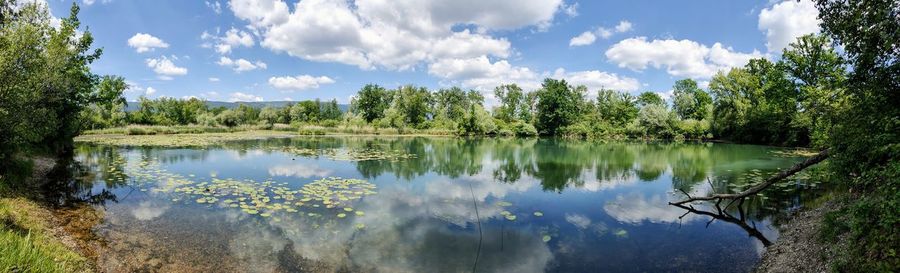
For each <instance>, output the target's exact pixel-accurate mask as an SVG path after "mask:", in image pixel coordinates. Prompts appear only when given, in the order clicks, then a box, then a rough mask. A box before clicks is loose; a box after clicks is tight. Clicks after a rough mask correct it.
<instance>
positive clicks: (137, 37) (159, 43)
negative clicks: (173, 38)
mask: <svg viewBox="0 0 900 273" xmlns="http://www.w3.org/2000/svg"><path fill="white" fill-rule="evenodd" d="M128 46H130V47H133V48H134V49H135V50H136V51H137V52H138V53H143V52H148V51H152V50H153V49H154V48H168V47H169V44H167V43H166V42H164V41H163V40H161V39H159V38H156V37H153V35H150V34H146V33H137V34H134V36H131V38H129V39H128Z"/></svg>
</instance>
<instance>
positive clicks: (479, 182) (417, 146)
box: [56, 137, 818, 272]
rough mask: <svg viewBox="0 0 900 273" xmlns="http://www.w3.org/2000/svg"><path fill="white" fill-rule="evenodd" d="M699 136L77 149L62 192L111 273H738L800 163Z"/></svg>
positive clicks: (801, 194)
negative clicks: (100, 215)
mask: <svg viewBox="0 0 900 273" xmlns="http://www.w3.org/2000/svg"><path fill="white" fill-rule="evenodd" d="M786 151H787V150H784V149H779V148H773V147H764V146H751V145H732V144H718V143H716V144H713V143H599V142H587V141H569V140H555V139H484V138H472V139H466V138H449V137H448V138H440V137H377V138H376V137H301V138H274V139H262V140H249V141H233V142H226V143H223V144H220V145H213V146H209V147H196V148H150V147H114V146H102V145H92V144H79V145H78V147H77V149H76V161H77V162H78V163H79V167H78V170H79V175H78V178H77V179H75V180H74V182H73V184H72V185H71V186H70V187H68V188H67V189H66V192H60V193H58V194H59V196H57V197H56V199H57V200H60V202H70V201H88V202H91V203H92V204H95V206H96V207H97V208H100V209H102V210H103V211H104V212H105V216H104V220H103V223H102V224H101V225H99V226H98V227H96V232H97V234H98V235H99V237H100V238H101V239H102V240H103V241H104V242H105V244H106V248H107V251H105V253H104V254H102V255H101V256H100V258H99V266H100V268H101V269H104V270H107V271H111V272H130V271H149V272H154V271H158V272H333V271H346V272H473V271H476V272H678V271H685V272H698V271H704V272H748V271H750V270H752V269H753V267H754V265H755V263H756V262H758V260H759V257H760V255H761V253H762V251H763V250H764V247H765V245H768V244H770V242H773V241H775V240H777V238H778V233H777V230H776V228H775V227H774V226H773V221H774V220H773V219H775V218H776V216H777V215H778V214H779V213H780V212H784V211H785V210H791V209H796V208H797V207H799V206H801V205H802V204H803V202H805V201H808V200H812V199H813V197H814V196H812V195H813V194H815V193H816V192H817V190H815V189H817V188H818V185H817V184H815V183H812V182H809V181H807V179H806V178H805V176H806V175H805V174H804V173H801V174H800V175H798V176H796V177H794V178H792V179H790V180H788V181H785V182H782V183H779V184H777V185H776V187H775V188H773V189H770V190H767V191H765V192H764V194H762V195H761V196H758V197H756V198H752V199H747V200H744V201H742V202H740V204H738V203H734V204H727V202H723V203H722V204H720V206H719V209H717V208H716V207H715V206H713V205H711V204H695V205H693V206H692V207H685V208H681V207H675V206H671V205H668V202H670V201H677V200H681V199H683V198H684V197H685V195H684V193H689V194H691V195H704V194H708V193H710V192H713V191H715V192H733V191H739V190H742V189H744V188H747V187H749V186H748V185H750V184H752V183H756V182H758V181H761V180H762V179H764V178H765V177H767V176H769V175H771V174H773V173H775V172H777V171H779V169H785V168H788V167H790V166H791V165H793V164H794V163H796V162H798V161H800V160H802V158H800V157H796V156H792V155H791V153H787V152H786Z"/></svg>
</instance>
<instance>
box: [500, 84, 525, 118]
mask: <svg viewBox="0 0 900 273" xmlns="http://www.w3.org/2000/svg"><path fill="white" fill-rule="evenodd" d="M494 96H496V97H497V100H499V101H500V106H499V107H497V110H496V111H495V113H494V114H495V116H496V117H497V119H500V120H502V121H505V122H512V121H513V120H516V119H520V118H522V116H523V115H522V112H524V111H526V110H525V109H522V108H524V107H523V106H525V103H523V101H524V100H525V99H526V98H525V93H523V92H522V88H519V86H518V85H516V84H507V85H501V86H498V87H496V88H494Z"/></svg>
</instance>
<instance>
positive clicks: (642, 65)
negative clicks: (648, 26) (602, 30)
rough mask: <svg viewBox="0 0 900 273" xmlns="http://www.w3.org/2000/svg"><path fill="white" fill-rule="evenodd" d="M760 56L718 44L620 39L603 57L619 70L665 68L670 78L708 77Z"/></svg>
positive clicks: (639, 38) (754, 52)
mask: <svg viewBox="0 0 900 273" xmlns="http://www.w3.org/2000/svg"><path fill="white" fill-rule="evenodd" d="M760 57H763V54H761V53H759V51H756V50H754V51H753V52H751V53H740V52H734V50H732V49H731V48H727V47H725V46H723V45H722V44H720V43H715V44H713V46H712V47H707V46H705V45H702V44H700V43H697V42H694V41H691V40H671V39H669V40H653V41H647V38H646V37H637V38H629V39H625V40H622V41H620V42H618V43H616V44H614V45H613V46H611V47H610V48H609V49H608V50H607V51H606V58H608V59H609V60H610V61H612V62H614V63H616V64H617V65H618V66H619V67H625V68H629V69H631V70H635V71H641V70H644V69H646V68H647V66H652V67H654V68H657V69H661V68H665V69H666V72H668V73H669V74H670V75H672V76H676V77H690V78H710V77H712V75H714V74H715V73H716V72H717V71H719V70H723V69H728V68H731V67H738V66H743V65H744V64H746V63H747V61H749V60H750V59H752V58H760Z"/></svg>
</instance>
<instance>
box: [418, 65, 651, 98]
mask: <svg viewBox="0 0 900 273" xmlns="http://www.w3.org/2000/svg"><path fill="white" fill-rule="evenodd" d="M428 73H429V74H431V75H434V76H437V77H440V78H443V79H446V80H450V81H453V82H454V83H459V84H461V85H462V86H464V87H469V88H474V89H477V90H481V91H484V92H489V91H491V90H493V89H494V87H496V86H499V85H502V84H511V83H515V84H517V85H519V86H520V87H522V88H523V89H525V90H535V89H538V88H540V86H541V80H542V79H543V78H544V77H554V78H557V79H565V80H566V81H568V82H569V83H571V84H573V85H585V86H586V87H588V90H589V91H590V94H589V95H593V94H594V93H596V91H597V90H598V89H600V88H607V89H615V90H622V91H634V90H637V89H638V88H639V87H640V83H639V82H638V80H636V79H633V78H628V77H621V76H619V75H616V74H614V73H607V72H602V71H598V70H590V71H573V72H566V71H565V70H564V69H562V68H559V69H556V70H555V71H554V72H553V73H548V72H544V73H538V72H535V71H532V70H531V69H529V68H527V67H520V66H513V65H511V64H510V63H509V62H507V61H506V60H499V61H494V62H492V61H491V60H490V59H489V58H488V57H487V56H481V57H478V58H471V59H444V60H441V61H439V62H435V63H433V64H431V65H430V66H429V67H428Z"/></svg>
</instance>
